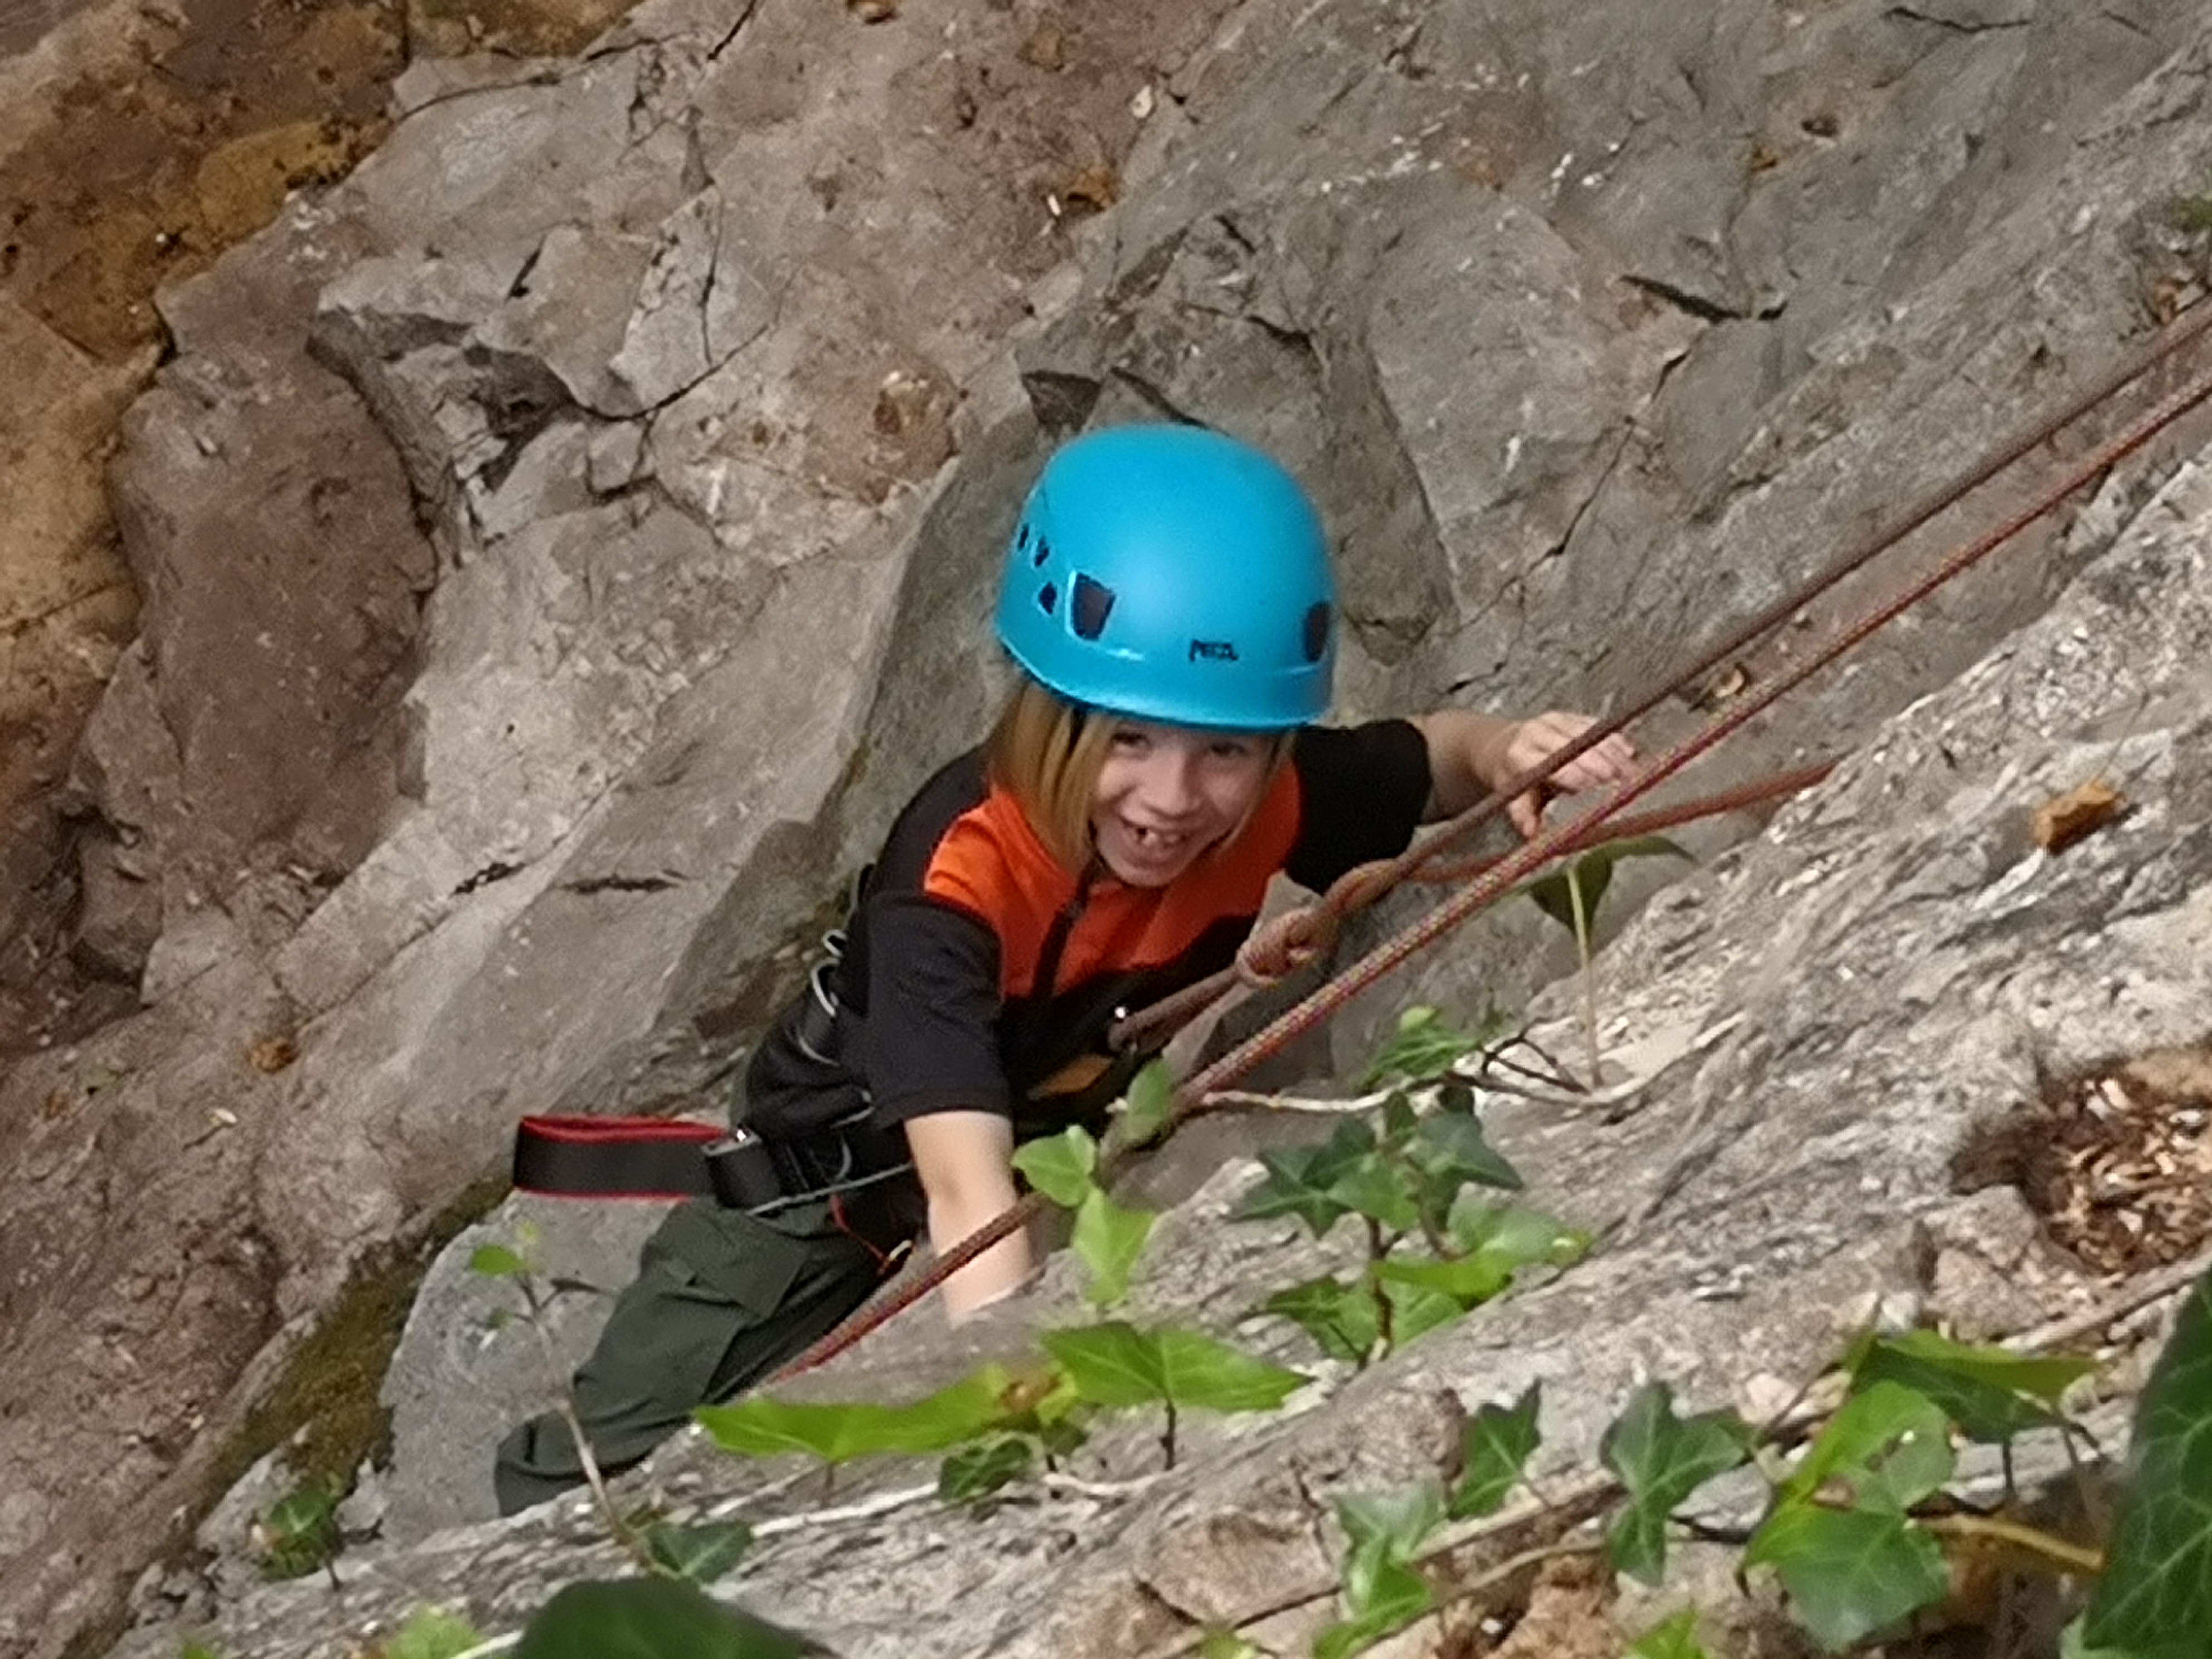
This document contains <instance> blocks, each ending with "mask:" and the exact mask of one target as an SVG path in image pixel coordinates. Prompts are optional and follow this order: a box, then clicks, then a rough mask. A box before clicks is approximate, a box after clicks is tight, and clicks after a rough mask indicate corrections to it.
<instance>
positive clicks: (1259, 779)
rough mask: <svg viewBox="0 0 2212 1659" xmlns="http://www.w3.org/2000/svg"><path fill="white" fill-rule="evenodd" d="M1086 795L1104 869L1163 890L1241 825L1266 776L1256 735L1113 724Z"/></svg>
mask: <svg viewBox="0 0 2212 1659" xmlns="http://www.w3.org/2000/svg"><path fill="white" fill-rule="evenodd" d="M1103 718H1105V719H1107V720H1111V721H1112V726H1113V731H1112V734H1111V737H1110V738H1109V742H1108V744H1107V750H1106V757H1105V761H1104V763H1103V764H1102V765H1101V766H1100V767H1099V769H1098V781H1097V784H1096V786H1094V787H1093V788H1092V790H1091V837H1092V842H1093V844H1094V845H1095V846H1096V847H1097V850H1098V857H1099V860H1100V861H1101V862H1102V863H1103V864H1104V865H1105V866H1106V867H1107V869H1108V870H1109V871H1110V872H1113V874H1114V876H1115V878H1117V879H1119V880H1121V881H1125V882H1127V883H1128V884H1129V885H1130V886H1132V887H1164V886H1166V885H1167V884H1169V883H1170V882H1171V881H1173V880H1174V879H1175V878H1176V877H1177V876H1180V875H1181V874H1182V872H1184V871H1186V870H1188V869H1189V868H1190V866H1192V865H1193V864H1194V863H1195V862H1196V861H1197V860H1198V857H1199V855H1200V854H1202V853H1204V852H1205V851H1206V848H1209V847H1212V846H1214V845H1215V844H1217V843H1218V842H1220V841H1221V840H1222V839H1223V837H1225V836H1229V835H1231V834H1233V833H1234V832H1235V831H1236V830H1237V828H1238V827H1239V826H1240V825H1241V824H1243V822H1244V820H1245V818H1246V817H1247V816H1248V815H1249V813H1250V812H1251V811H1252V808H1253V807H1254V805H1256V804H1257V803H1258V801H1259V799H1260V793H1261V790H1263V789H1264V788H1266V787H1267V780H1268V777H1269V775H1271V773H1272V772H1273V762H1274V745H1273V743H1272V742H1271V741H1270V740H1269V738H1267V736H1266V735H1265V734H1263V733H1257V732H1207V731H1200V730H1198V729H1196V728H1194V727H1191V726H1158V725H1155V724H1152V722H1150V721H1146V720H1121V719H1115V717H1113V716H1111V715H1108V716H1103Z"/></svg>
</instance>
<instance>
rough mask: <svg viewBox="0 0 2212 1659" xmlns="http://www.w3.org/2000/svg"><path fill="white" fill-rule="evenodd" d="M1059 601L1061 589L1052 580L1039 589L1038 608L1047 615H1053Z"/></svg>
mask: <svg viewBox="0 0 2212 1659" xmlns="http://www.w3.org/2000/svg"><path fill="white" fill-rule="evenodd" d="M1059 603H1060V590H1059V589H1058V588H1056V587H1054V586H1053V585H1052V584H1051V583H1050V582H1047V583H1046V584H1045V585H1044V586H1042V587H1040V588H1039V589H1037V609H1038V610H1040V611H1043V612H1044V614H1045V615H1046V616H1048V617H1049V616H1050V615H1052V613H1053V610H1054V607H1055V606H1056V605H1059Z"/></svg>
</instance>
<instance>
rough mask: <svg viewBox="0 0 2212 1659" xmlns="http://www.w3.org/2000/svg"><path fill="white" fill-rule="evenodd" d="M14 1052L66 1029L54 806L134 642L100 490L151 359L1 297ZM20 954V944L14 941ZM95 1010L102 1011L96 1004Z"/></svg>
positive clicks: (7, 1046) (2, 917) (1, 1042)
mask: <svg viewBox="0 0 2212 1659" xmlns="http://www.w3.org/2000/svg"><path fill="white" fill-rule="evenodd" d="M0 362H5V363H6V364H7V365H8V374H9V386H10V395H9V398H7V399H6V400H5V402H4V404H0V479H4V481H5V488H6V493H7V501H8V511H7V513H5V514H4V515H0V942H7V943H0V1055H4V1054H9V1053H10V1052H13V1051H15V1050H18V1049H20V1048H25V1047H27V1046H29V1045H30V1044H31V1043H33V1042H34V1041H35V1040H36V1034H37V1033H38V1032H40V1030H48V1029H50V1028H52V1025H53V1024H55V1023H56V1021H57V1020H59V1021H60V1022H61V1024H63V1025H64V1026H66V1025H67V1024H69V1021H70V1018H71V1012H70V1011H71V1010H72V1008H73V1007H74V1006H75V1001H76V999H75V997H74V994H73V993H74V991H75V988H76V987H75V986H74V983H73V981H72V980H71V979H70V975H69V974H68V972H67V970H66V968H65V966H64V963H65V957H64V947H65V939H66V935H67V931H68V927H69V907H70V891H69V890H68V887H67V884H66V883H65V882H57V881H56V880H55V879H54V877H55V874H56V872H57V871H58V869H59V868H60V867H61V866H63V865H64V863H65V861H66V859H67V856H68V845H67V836H66V830H65V827H64V825H63V824H62V823H60V821H59V819H58V816H57V814H56V811H55V810H54V807H53V805H52V802H51V801H50V800H49V799H48V798H49V796H50V795H51V793H52V790H53V789H54V787H55V786H56V785H57V784H58V783H59V782H60V781H61V780H62V779H63V777H64V775H66V774H67V772H68V770H69V765H70V750H71V749H72V748H73V747H74V745H75V744H76V738H77V733H78V732H79V730H80V729H81V728H82V726H83V723H84V720H85V717H86V715H87V714H88V713H89V712H90V710H91V708H92V706H93V704H94V702H95V701H96V700H97V699H98V697H99V696H100V684H101V682H102V681H103V680H104V679H106V677H107V674H108V672H109V671H110V669H111V668H112V665H113V663H114V661H115V659H116V655H117V653H118V651H120V649H121V648H122V646H123V643H124V641H125V640H127V639H128V638H129V636H130V632H131V627H132V624H133V623H134V621H135V619H136V616H137V594H136V593H135V592H133V591H132V589H131V583H130V580H129V577H128V574H127V573H126V572H125V568H124V566H123V562H122V560H121V558H120V557H119V556H118V552H117V549H116V545H115V533H114V528H113V526H112V521H111V520H110V518H109V514H108V510H107V502H106V496H105V493H104V491H103V489H102V487H101V476H100V474H101V467H102V465H103V456H104V452H105V447H106V443H107V441H108V434H109V433H110V432H111V430H112V428H113V424H114V422H115V419H116V416H118V414H119V413H120V412H121V410H122V408H123V406H124V404H126V403H127V402H128V401H129V400H130V398H131V395H132V394H133V393H134V392H136V391H137V388H138V386H140V385H141V384H142V383H143V379H144V376H145V374H146V372H147V370H148V369H149V368H150V367H151V366H152V354H151V353H150V352H145V353H142V354H140V355H139V356H137V358H135V359H133V360H132V361H131V362H125V363H120V364H112V365H111V364H105V363H101V362H98V361H97V360H96V359H94V358H93V357H91V356H88V355H87V354H85V353H84V352H82V351H80V350H78V349H76V347H75V346H73V345H71V344H70V343H69V342H68V341H66V340H64V338H62V337H60V336H59V335H58V334H56V333H55V332H54V331H52V329H50V328H48V327H47V326H46V325H45V324H43V323H41V322H40V320H39V319H37V318H36V317H34V316H33V315H31V314H30V313H28V312H27V311H25V310H24V309H23V308H22V307H21V306H19V305H17V304H16V303H15V301H12V300H10V299H9V297H8V296H7V295H5V294H3V293H0ZM9 944H12V948H9ZM98 1004H99V1000H98V999H97V998H95V999H94V1008H93V1009H92V1010H91V1011H90V1012H98Z"/></svg>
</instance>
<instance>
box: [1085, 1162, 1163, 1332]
mask: <svg viewBox="0 0 2212 1659" xmlns="http://www.w3.org/2000/svg"><path fill="white" fill-rule="evenodd" d="M1152 1221H1153V1216H1152V1212H1151V1211H1150V1210H1125V1209H1123V1208H1122V1207H1121V1206H1120V1205H1119V1204H1116V1203H1115V1201H1114V1200H1112V1199H1110V1198H1109V1197H1107V1196H1106V1194H1104V1193H1103V1192H1100V1191H1099V1190H1098V1188H1096V1187H1093V1188H1091V1190H1090V1191H1089V1192H1088V1193H1085V1194H1084V1196H1083V1202H1082V1205H1081V1206H1079V1208H1078V1209H1077V1210H1076V1212H1075V1231H1074V1234H1073V1237H1071V1238H1070V1239H1069V1240H1068V1244H1069V1246H1070V1248H1071V1249H1073V1250H1074V1252H1075V1254H1076V1255H1077V1256H1079V1258H1080V1259H1081V1260H1082V1262H1083V1265H1084V1266H1085V1267H1088V1268H1090V1269H1091V1283H1090V1285H1088V1286H1086V1287H1085V1290H1084V1292H1083V1294H1084V1295H1085V1297H1088V1298H1089V1299H1090V1300H1091V1301H1093V1302H1095V1303H1097V1304H1098V1305H1099V1306H1100V1307H1102V1308H1110V1307H1112V1306H1113V1305H1114V1304H1115V1303H1117V1302H1119V1301H1120V1300H1121V1298H1122V1297H1125V1296H1127V1294H1128V1293H1129V1274H1130V1273H1132V1272H1133V1270H1134V1269H1135V1267H1136V1265H1137V1258H1138V1257H1139V1256H1140V1255H1143V1254H1144V1253H1145V1240H1146V1237H1148V1236H1149V1235H1150V1234H1151V1232H1152Z"/></svg>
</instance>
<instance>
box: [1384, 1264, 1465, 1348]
mask: <svg viewBox="0 0 2212 1659" xmlns="http://www.w3.org/2000/svg"><path fill="white" fill-rule="evenodd" d="M1383 1299H1384V1300H1385V1301H1387V1302H1388V1303H1389V1304H1390V1346H1391V1348H1392V1349H1393V1350H1394V1351H1395V1350H1396V1349H1399V1348H1402V1347H1404V1346H1406V1345H1407V1343H1408V1342H1411V1341H1413V1340H1414V1339H1415V1338H1417V1337H1422V1336H1425V1335H1427V1334H1429V1333H1430V1332H1431V1331H1433V1330H1435V1329H1436V1328H1437V1327H1438V1326H1441V1325H1449V1324H1450V1323H1451V1322H1452V1321H1454V1320H1455V1319H1457V1318H1458V1317H1459V1316H1461V1315H1462V1314H1463V1313H1465V1312H1466V1311H1467V1310H1466V1309H1465V1308H1463V1307H1462V1306H1461V1305H1460V1304H1458V1303H1456V1302H1455V1301H1453V1300H1452V1299H1451V1297H1448V1296H1446V1295H1444V1294H1443V1292H1442V1291H1432V1290H1430V1289H1429V1288H1428V1287H1426V1286H1425V1285H1393V1284H1390V1283H1389V1282H1387V1281H1386V1282H1385V1283H1384V1284H1383ZM1371 1300H1372V1298H1371V1297H1370V1301H1371Z"/></svg>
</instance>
